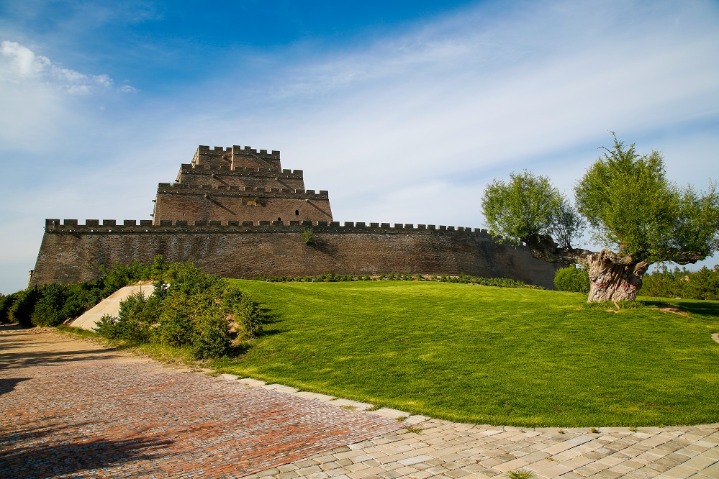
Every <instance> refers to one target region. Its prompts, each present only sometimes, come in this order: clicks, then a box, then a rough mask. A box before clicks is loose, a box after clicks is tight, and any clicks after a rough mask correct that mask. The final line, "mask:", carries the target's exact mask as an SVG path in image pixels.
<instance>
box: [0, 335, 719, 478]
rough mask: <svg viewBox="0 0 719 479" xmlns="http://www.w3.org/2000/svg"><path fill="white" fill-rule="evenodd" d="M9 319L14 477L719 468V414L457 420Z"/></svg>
mask: <svg viewBox="0 0 719 479" xmlns="http://www.w3.org/2000/svg"><path fill="white" fill-rule="evenodd" d="M371 409H372V408H371V405H369V404H363V403H355V402H352V401H347V400H344V399H334V398H332V397H329V396H325V395H318V394H311V393H307V392H302V391H297V390H296V389H293V388H287V387H285V386H280V385H266V384H264V383H262V382H261V381H255V380H252V379H239V380H238V379H237V378H236V377H234V376H231V375H223V376H220V377H216V378H212V377H209V376H207V375H204V374H201V373H198V372H190V371H181V370H177V369H172V368H170V367H167V366H161V365H159V364H157V363H155V362H152V361H150V360H146V359H141V358H136V357H133V356H129V355H126V354H119V353H115V352H112V351H107V350H103V349H101V348H99V347H98V346H96V345H94V344H92V343H88V342H83V341H78V340H76V339H71V338H67V337H64V336H59V335H57V334H56V333H51V332H42V333H36V332H35V331H4V332H2V331H0V413H1V416H0V477H3V478H4V477H23V478H25V477H27V478H31V477H38V478H40V477H42V478H70V477H73V478H80V477H83V478H86V477H158V478H160V477H178V478H189V477H222V478H230V477H241V476H245V477H249V478H260V477H277V478H287V479H291V478H295V477H310V478H317V479H321V478H329V477H337V478H342V479H347V478H350V479H359V478H386V479H390V478H420V479H421V478H428V477H439V478H453V477H467V478H489V477H508V473H510V472H516V471H528V472H531V473H532V474H533V475H534V477H536V478H555V477H561V478H565V479H578V478H596V479H612V478H617V477H627V478H667V479H677V478H694V479H709V478H712V479H719V424H708V425H700V426H687V427H665V428H638V429H630V428H598V429H588V428H571V429H560V428H546V429H532V428H517V427H501V426H499V427H498V426H486V425H471V424H457V423H451V422H448V421H441V420H437V419H431V418H426V417H423V416H410V415H408V414H407V413H404V412H402V411H396V410H391V409H379V410H377V411H372V410H371Z"/></svg>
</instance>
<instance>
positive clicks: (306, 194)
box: [157, 183, 329, 200]
mask: <svg viewBox="0 0 719 479" xmlns="http://www.w3.org/2000/svg"><path fill="white" fill-rule="evenodd" d="M157 193H158V194H185V195H193V194H194V195H207V194H210V193H212V194H214V195H219V196H234V197H250V196H252V197H254V196H262V197H267V198H273V197H275V198H277V197H283V198H300V199H305V198H307V199H318V200H319V199H322V200H326V199H329V192H328V191H327V190H320V191H319V192H316V191H315V190H300V189H290V188H271V187H270V188H264V187H254V188H253V187H250V186H223V185H218V186H212V185H186V184H183V183H160V184H158V185H157Z"/></svg>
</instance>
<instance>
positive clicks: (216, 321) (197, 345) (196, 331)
mask: <svg viewBox="0 0 719 479" xmlns="http://www.w3.org/2000/svg"><path fill="white" fill-rule="evenodd" d="M218 313H219V314H218ZM230 345H231V339H230V332H229V327H228V323H227V320H226V319H225V317H224V315H222V314H221V311H219V308H212V309H210V310H205V311H204V312H203V313H202V314H200V315H198V316H195V317H194V318H193V334H192V343H191V344H190V349H191V351H192V355H193V356H194V357H195V358H196V359H209V358H218V357H220V356H224V355H226V354H227V353H228V352H229V351H230Z"/></svg>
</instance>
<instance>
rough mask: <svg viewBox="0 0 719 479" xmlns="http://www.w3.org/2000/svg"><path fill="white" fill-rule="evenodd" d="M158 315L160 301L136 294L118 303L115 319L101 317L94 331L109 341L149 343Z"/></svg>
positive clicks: (156, 298)
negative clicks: (118, 308) (122, 340)
mask: <svg viewBox="0 0 719 479" xmlns="http://www.w3.org/2000/svg"><path fill="white" fill-rule="evenodd" d="M159 315H160V299H159V298H158V297H157V296H155V295H152V296H149V297H145V296H144V295H143V294H142V293H141V292H137V293H135V294H132V295H130V296H128V297H127V298H126V299H125V300H124V301H122V302H121V303H120V311H119V312H118V315H117V318H114V317H111V316H107V315H106V316H103V317H102V318H101V320H100V322H99V323H98V325H97V327H96V328H95V330H96V331H97V332H98V333H99V334H101V335H102V336H105V337H107V338H110V339H125V340H127V341H131V342H138V343H143V342H147V341H149V339H150V337H151V335H152V328H153V326H154V325H155V324H156V323H157V319H158V317H159Z"/></svg>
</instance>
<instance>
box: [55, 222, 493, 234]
mask: <svg viewBox="0 0 719 479" xmlns="http://www.w3.org/2000/svg"><path fill="white" fill-rule="evenodd" d="M307 228H311V229H312V231H313V232H316V233H349V234H355V233H359V234H416V233H422V232H425V233H427V234H435V233H436V234H446V233H448V234H471V235H477V236H481V237H486V238H491V235H490V234H489V233H488V232H487V230H486V229H479V228H469V227H463V226H444V225H430V224H409V223H367V222H364V221H357V222H354V221H345V222H339V221H286V222H284V221H250V220H245V221H225V222H222V221H218V220H195V221H186V220H177V221H174V222H173V221H169V220H164V221H161V222H160V223H159V224H153V222H152V221H151V220H122V221H119V220H111V219H103V220H98V219H87V220H85V222H84V223H80V222H79V221H78V220H77V219H63V220H60V219H46V220H45V231H46V232H48V233H73V234H87V233H113V232H114V233H123V232H125V233H161V232H170V233H180V232H195V233H197V232H200V233H203V232H206V233H228V234H232V233H238V232H252V231H256V232H263V233H266V232H275V233H283V232H284V233H297V232H302V231H304V230H305V229H307Z"/></svg>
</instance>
